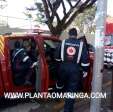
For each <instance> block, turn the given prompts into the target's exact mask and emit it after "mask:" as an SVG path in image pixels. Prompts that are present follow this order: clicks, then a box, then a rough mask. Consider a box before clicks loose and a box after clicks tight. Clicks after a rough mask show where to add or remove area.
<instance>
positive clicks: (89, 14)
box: [74, 6, 96, 33]
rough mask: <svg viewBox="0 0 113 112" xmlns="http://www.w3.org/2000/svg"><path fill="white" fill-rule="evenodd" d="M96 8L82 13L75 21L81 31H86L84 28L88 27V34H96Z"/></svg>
mask: <svg viewBox="0 0 113 112" xmlns="http://www.w3.org/2000/svg"><path fill="white" fill-rule="evenodd" d="M95 11H96V7H95V6H93V7H92V8H90V9H87V10H86V11H84V13H80V14H79V15H78V16H77V17H76V18H75V20H74V24H75V26H78V27H79V29H80V31H83V30H84V26H85V25H87V28H88V29H87V33H90V32H94V30H95V26H94V23H93V22H94V18H95Z"/></svg>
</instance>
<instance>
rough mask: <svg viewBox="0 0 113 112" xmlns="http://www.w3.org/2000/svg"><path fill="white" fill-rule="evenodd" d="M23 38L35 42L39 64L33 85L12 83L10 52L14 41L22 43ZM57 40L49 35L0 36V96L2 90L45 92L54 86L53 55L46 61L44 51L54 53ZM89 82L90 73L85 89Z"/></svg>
mask: <svg viewBox="0 0 113 112" xmlns="http://www.w3.org/2000/svg"><path fill="white" fill-rule="evenodd" d="M23 39H28V40H33V41H34V42H35V44H36V52H38V53H37V59H38V61H39V64H38V69H37V70H36V73H35V78H34V82H35V86H25V85H23V84H20V85H16V84H15V83H14V78H13V77H14V75H15V74H14V73H13V71H12V64H11V52H12V51H13V50H14V43H15V42H16V41H17V40H18V41H19V42H20V43H22V41H23ZM59 42H60V40H59V39H58V38H56V37H53V36H50V35H40V34H23V35H10V36H0V96H3V93H4V92H28V91H29V92H30V91H35V90H38V91H44V92H47V91H48V90H49V89H50V88H52V87H53V86H55V81H56V75H57V71H56V69H57V68H56V65H55V60H54V57H50V58H52V59H50V60H49V61H47V57H46V51H47V50H48V49H49V50H50V51H51V53H54V51H55V48H56V46H57V44H58V43H59ZM51 56H53V54H51ZM89 73H91V72H89ZM90 83H91V75H89V77H87V78H86V80H85V84H84V85H85V88H86V90H89V89H90V88H89V87H90V86H89V85H90ZM86 86H87V87H86Z"/></svg>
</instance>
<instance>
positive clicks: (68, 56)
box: [56, 28, 89, 112]
mask: <svg viewBox="0 0 113 112" xmlns="http://www.w3.org/2000/svg"><path fill="white" fill-rule="evenodd" d="M56 60H60V61H61V63H60V67H59V79H58V82H57V84H56V87H57V88H59V89H60V88H62V87H64V91H65V92H78V91H79V84H80V81H82V80H81V74H80V67H81V66H82V68H83V72H84V73H86V72H87V70H88V66H89V60H88V51H87V48H86V45H85V44H84V43H83V41H80V40H78V39H77V31H76V29H75V28H72V29H70V31H69V39H65V40H63V41H62V44H61V45H60V46H59V47H58V49H57V50H56ZM73 103H74V99H66V102H65V106H64V112H68V111H69V112H72V111H73Z"/></svg>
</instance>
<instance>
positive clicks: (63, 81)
mask: <svg viewBox="0 0 113 112" xmlns="http://www.w3.org/2000/svg"><path fill="white" fill-rule="evenodd" d="M80 80H81V76H80V72H79V68H78V66H76V65H75V64H62V65H61V66H60V71H59V79H58V82H57V85H58V86H59V87H60V86H62V85H64V92H72V93H74V92H78V91H79V83H80ZM74 102H75V99H71V98H69V99H65V105H64V112H73V105H74Z"/></svg>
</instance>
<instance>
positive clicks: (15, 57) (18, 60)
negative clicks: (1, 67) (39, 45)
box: [12, 40, 37, 85]
mask: <svg viewBox="0 0 113 112" xmlns="http://www.w3.org/2000/svg"><path fill="white" fill-rule="evenodd" d="M19 44H20V43H19V41H17V42H15V49H14V51H13V53H12V68H13V72H14V78H15V83H16V84H17V85H20V84H23V83H24V85H32V83H31V75H32V70H33V68H34V67H35V66H36V65H37V62H33V61H32V60H31V58H30V57H29V55H28V53H27V52H28V51H29V50H30V49H31V46H30V43H29V41H26V40H25V41H23V47H21V46H20V45H19Z"/></svg>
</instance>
